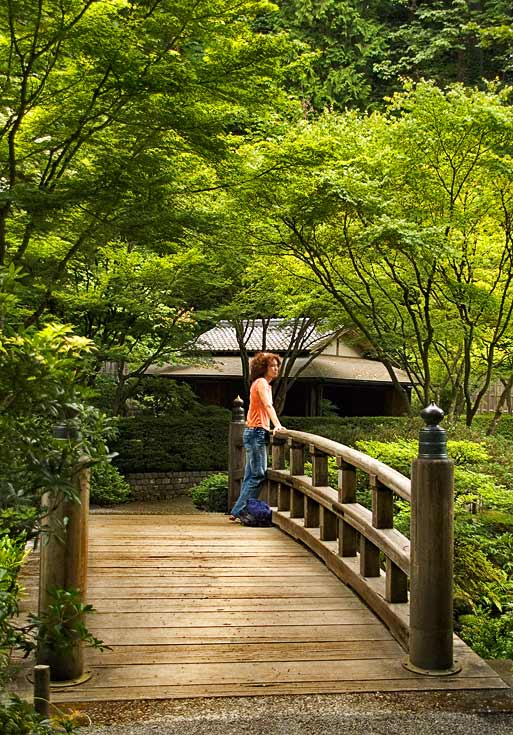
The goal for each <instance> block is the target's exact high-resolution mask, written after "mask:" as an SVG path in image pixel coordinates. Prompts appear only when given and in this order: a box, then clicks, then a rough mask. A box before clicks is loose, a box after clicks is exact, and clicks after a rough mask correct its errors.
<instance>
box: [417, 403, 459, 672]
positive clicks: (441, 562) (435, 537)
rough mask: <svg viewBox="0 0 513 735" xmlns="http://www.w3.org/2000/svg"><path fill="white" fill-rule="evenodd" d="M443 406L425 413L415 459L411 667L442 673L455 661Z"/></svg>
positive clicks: (450, 482)
mask: <svg viewBox="0 0 513 735" xmlns="http://www.w3.org/2000/svg"><path fill="white" fill-rule="evenodd" d="M443 415H444V413H443V411H442V410H441V409H440V408H438V406H436V405H435V404H434V403H431V404H430V405H429V406H428V407H427V408H425V409H424V410H423V411H422V412H421V416H422V418H423V420H424V421H425V423H426V427H425V428H423V429H421V431H420V436H419V456H418V459H415V460H413V462H412V482H411V490H412V517H411V554H412V559H411V594H410V647H409V648H410V651H409V661H408V663H407V664H406V667H407V668H408V669H410V670H413V671H415V672H417V673H422V674H428V675H429V674H431V675H437V676H439V675H441V674H454V673H457V672H458V671H459V670H460V667H458V666H457V665H455V663H454V661H453V623H452V615H453V592H452V587H453V486H454V468H453V462H452V460H450V459H449V458H448V455H447V446H446V436H445V430H444V429H442V428H441V427H440V426H439V423H440V421H441V420H442V418H443Z"/></svg>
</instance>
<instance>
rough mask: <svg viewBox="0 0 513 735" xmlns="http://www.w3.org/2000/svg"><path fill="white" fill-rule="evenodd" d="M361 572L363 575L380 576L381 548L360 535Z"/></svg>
mask: <svg viewBox="0 0 513 735" xmlns="http://www.w3.org/2000/svg"><path fill="white" fill-rule="evenodd" d="M360 574H361V575H362V577H379V575H380V566H379V549H378V547H377V546H375V545H374V544H373V543H372V541H369V539H368V538H365V536H360Z"/></svg>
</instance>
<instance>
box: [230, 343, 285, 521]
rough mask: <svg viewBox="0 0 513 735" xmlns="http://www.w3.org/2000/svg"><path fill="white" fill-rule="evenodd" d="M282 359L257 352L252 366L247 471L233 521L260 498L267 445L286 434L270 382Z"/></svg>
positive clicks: (246, 431) (246, 434)
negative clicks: (277, 435) (271, 437)
mask: <svg viewBox="0 0 513 735" xmlns="http://www.w3.org/2000/svg"><path fill="white" fill-rule="evenodd" d="M280 366H281V359H280V358H279V356H278V355H275V354H273V353H272V352H257V354H256V355H255V356H254V358H253V359H252V360H251V363H250V379H251V389H250V392H249V411H248V416H247V419H246V428H245V429H244V433H243V435H242V442H243V444H244V449H245V450H246V468H245V471H244V479H243V481H242V485H241V488H240V494H239V497H238V498H237V500H236V501H235V504H234V506H233V508H232V509H231V515H230V520H231V521H235V520H237V518H239V516H240V513H241V511H242V510H243V509H244V507H245V506H246V503H247V502H248V500H249V499H250V498H257V497H258V494H259V493H260V488H261V486H262V482H263V481H264V478H265V473H266V470H267V444H268V443H269V434H270V433H271V426H270V425H271V423H272V424H273V427H274V428H273V434H275V433H276V432H277V431H283V426H282V425H281V424H280V419H279V418H278V416H277V415H276V411H275V410H274V406H273V393H272V389H271V382H272V381H273V380H274V379H275V378H277V377H278V374H279V372H280Z"/></svg>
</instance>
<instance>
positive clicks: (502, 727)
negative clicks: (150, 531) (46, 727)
mask: <svg viewBox="0 0 513 735" xmlns="http://www.w3.org/2000/svg"><path fill="white" fill-rule="evenodd" d="M102 707H105V709H104V710H103V714H102V710H101V709H100V710H98V709H96V710H95V708H94V707H92V708H86V711H88V712H89V716H90V717H91V720H92V722H93V724H92V725H91V726H89V727H87V728H81V729H80V733H81V734H82V735H146V734H148V735H207V734H208V735H327V734H328V733H329V735H339V734H340V735H342V734H343V735H374V734H376V735H378V734H379V735H395V733H398V734H399V733H400V735H483V734H484V733H486V735H512V734H513V697H512V696H511V694H510V693H507V694H506V695H505V694H504V693H502V694H500V695H498V696H497V697H493V696H490V695H489V694H488V695H484V696H483V695H480V694H475V693H472V692H463V693H452V694H445V693H441V694H434V695H433V694H426V695H424V694H421V693H416V694H410V695H408V694H397V695H393V694H372V695H369V694H365V695H358V694H349V695H333V696H330V695H311V696H301V697H299V696H295V697H255V698H226V699H224V698H221V699H194V700H175V701H163V702H160V701H154V702H131V703H128V702H127V703H120V705H119V706H117V705H113V704H111V705H110V711H109V707H108V706H107V705H102ZM491 710H494V711H491ZM498 710H499V711H498ZM500 710H502V711H500ZM99 720H100V721H103V724H95V723H98V722H99Z"/></svg>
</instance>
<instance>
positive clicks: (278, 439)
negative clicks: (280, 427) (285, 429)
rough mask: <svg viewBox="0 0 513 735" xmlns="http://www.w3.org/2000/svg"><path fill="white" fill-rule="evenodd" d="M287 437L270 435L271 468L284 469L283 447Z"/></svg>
mask: <svg viewBox="0 0 513 735" xmlns="http://www.w3.org/2000/svg"><path fill="white" fill-rule="evenodd" d="M286 443H287V439H286V438H285V437H284V436H273V437H271V447H272V449H271V457H272V468H273V470H284V469H285V447H286Z"/></svg>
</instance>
